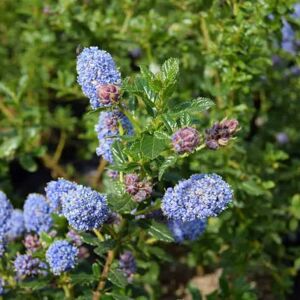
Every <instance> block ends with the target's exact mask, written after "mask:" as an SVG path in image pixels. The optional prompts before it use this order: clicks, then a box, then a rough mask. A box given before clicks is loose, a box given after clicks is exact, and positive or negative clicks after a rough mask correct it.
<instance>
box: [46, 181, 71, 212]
mask: <svg viewBox="0 0 300 300" xmlns="http://www.w3.org/2000/svg"><path fill="white" fill-rule="evenodd" d="M76 187H77V184H76V183H74V182H71V181H69V180H66V179H63V178H59V179H58V180H53V181H50V182H48V184H47V186H46V188H45V192H46V197H47V200H48V202H49V205H50V208H51V210H52V211H53V212H56V213H57V214H59V215H61V213H62V195H63V194H64V193H68V192H69V191H70V190H74V189H76Z"/></svg>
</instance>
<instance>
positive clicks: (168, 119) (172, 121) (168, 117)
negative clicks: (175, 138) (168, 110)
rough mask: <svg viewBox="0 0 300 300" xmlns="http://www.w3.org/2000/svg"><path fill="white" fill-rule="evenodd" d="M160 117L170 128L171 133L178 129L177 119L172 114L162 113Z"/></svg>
mask: <svg viewBox="0 0 300 300" xmlns="http://www.w3.org/2000/svg"><path fill="white" fill-rule="evenodd" d="M160 117H161V119H162V121H163V122H164V124H165V126H166V128H167V129H168V131H169V133H173V132H174V131H175V130H176V128H178V124H177V122H176V119H175V118H174V117H173V116H172V115H170V114H162V115H161V116H160Z"/></svg>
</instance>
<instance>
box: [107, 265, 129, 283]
mask: <svg viewBox="0 0 300 300" xmlns="http://www.w3.org/2000/svg"><path fill="white" fill-rule="evenodd" d="M108 280H109V281H110V282H111V283H112V284H114V285H116V286H118V287H120V288H125V287H126V285H127V284H128V281H127V278H126V277H125V275H124V274H123V272H122V271H121V270H119V269H117V268H111V269H110V272H109V273H108Z"/></svg>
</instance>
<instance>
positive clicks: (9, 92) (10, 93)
mask: <svg viewBox="0 0 300 300" xmlns="http://www.w3.org/2000/svg"><path fill="white" fill-rule="evenodd" d="M0 92H2V93H3V94H5V95H6V96H9V97H10V98H12V99H14V98H16V94H15V93H14V92H13V91H12V90H11V89H10V88H9V87H8V86H6V85H5V84H4V83H2V82H0Z"/></svg>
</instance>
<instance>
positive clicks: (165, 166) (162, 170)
mask: <svg viewBox="0 0 300 300" xmlns="http://www.w3.org/2000/svg"><path fill="white" fill-rule="evenodd" d="M177 158H178V157H177V156H169V157H167V158H166V160H165V161H164V162H163V163H162V165H161V166H160V167H159V172H158V180H161V179H162V177H163V175H164V174H165V172H166V171H167V169H168V168H170V167H172V166H174V165H175V163H176V161H177Z"/></svg>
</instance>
